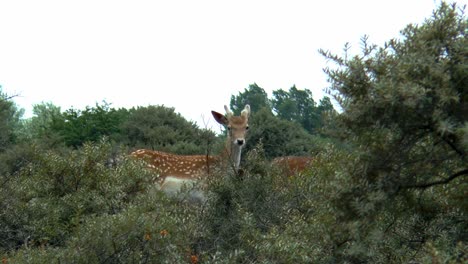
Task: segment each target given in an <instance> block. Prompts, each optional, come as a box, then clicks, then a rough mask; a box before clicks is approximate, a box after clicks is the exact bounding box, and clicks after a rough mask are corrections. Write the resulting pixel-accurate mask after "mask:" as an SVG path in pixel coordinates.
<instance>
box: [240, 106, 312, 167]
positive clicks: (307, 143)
mask: <svg viewBox="0 0 468 264" xmlns="http://www.w3.org/2000/svg"><path fill="white" fill-rule="evenodd" d="M250 127H251V128H252V129H250V130H249V134H248V141H249V143H248V144H247V146H246V151H249V150H250V149H252V148H253V147H254V146H255V145H254V144H256V143H258V142H261V143H262V145H263V148H264V150H265V156H266V157H267V158H273V157H278V156H287V155H310V154H311V152H312V151H314V150H317V149H316V146H314V138H315V137H314V136H312V135H310V134H309V133H307V131H306V130H305V129H304V128H303V127H301V126H300V125H299V124H298V123H295V122H290V121H286V120H282V119H279V118H278V117H276V116H274V115H273V114H272V113H271V112H270V111H269V110H268V109H266V108H263V109H261V110H260V111H258V112H256V113H254V114H252V118H251V121H250Z"/></svg>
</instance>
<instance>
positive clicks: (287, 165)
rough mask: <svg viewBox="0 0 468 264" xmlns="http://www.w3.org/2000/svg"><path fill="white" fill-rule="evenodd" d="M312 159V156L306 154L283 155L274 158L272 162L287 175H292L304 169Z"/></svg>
mask: <svg viewBox="0 0 468 264" xmlns="http://www.w3.org/2000/svg"><path fill="white" fill-rule="evenodd" d="M313 160H314V158H313V157H307V156H284V157H277V158H274V159H273V161H272V164H273V165H274V166H278V167H279V168H280V169H281V170H282V172H283V173H285V174H286V175H287V176H292V175H295V174H297V173H301V172H303V171H304V170H306V169H307V168H308V167H309V166H310V165H311V164H312V162H313Z"/></svg>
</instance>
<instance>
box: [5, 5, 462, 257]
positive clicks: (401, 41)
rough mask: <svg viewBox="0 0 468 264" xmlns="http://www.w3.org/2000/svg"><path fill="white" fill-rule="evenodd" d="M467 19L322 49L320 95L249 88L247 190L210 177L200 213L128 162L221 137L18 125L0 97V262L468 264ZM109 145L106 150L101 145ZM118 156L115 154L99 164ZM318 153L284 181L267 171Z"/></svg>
mask: <svg viewBox="0 0 468 264" xmlns="http://www.w3.org/2000/svg"><path fill="white" fill-rule="evenodd" d="M467 32H468V23H467V18H466V16H465V13H464V12H463V9H462V8H461V7H458V6H456V5H455V4H453V5H449V4H446V3H443V2H442V3H441V4H440V6H439V7H438V8H437V9H436V10H434V13H433V15H432V16H431V17H430V18H428V19H427V20H426V21H425V22H424V23H423V24H421V25H408V26H407V27H405V28H404V29H403V30H402V31H401V37H400V38H398V39H391V40H389V41H388V42H387V43H386V44H385V45H383V46H382V47H379V46H376V45H373V44H371V43H369V42H368V41H367V39H366V38H365V37H364V38H363V39H362V50H361V52H360V54H357V55H352V54H348V53H347V52H348V50H347V47H346V46H345V51H344V52H345V53H344V54H343V55H342V56H340V55H335V54H332V53H330V52H328V51H325V50H322V51H320V52H321V53H322V54H323V55H324V56H325V57H326V58H328V59H329V60H330V61H332V62H333V63H334V64H333V65H334V66H333V67H330V68H327V69H326V70H325V72H326V74H327V75H328V77H329V80H330V89H329V93H330V95H331V96H332V97H333V98H334V99H335V100H336V101H337V102H338V103H339V104H340V107H341V109H342V112H340V113H338V112H336V111H334V110H333V107H332V105H331V103H330V100H329V99H326V98H324V99H322V100H321V101H320V102H319V103H318V104H317V103H316V102H314V100H313V99H312V97H311V93H310V91H308V90H300V89H297V88H296V87H294V86H293V87H291V88H290V89H289V90H288V91H284V90H281V89H280V90H276V91H274V93H273V96H272V98H268V96H267V94H266V93H265V91H264V90H263V89H262V88H261V87H259V86H258V85H256V84H252V85H250V86H249V87H248V88H246V89H245V90H244V91H243V92H240V93H239V94H238V95H233V96H232V98H231V105H230V106H231V109H233V110H234V112H236V111H237V112H238V111H239V110H240V109H242V108H243V107H244V105H245V104H246V103H249V104H251V107H252V113H253V114H252V121H251V127H252V131H249V133H250V136H249V139H248V140H249V144H248V147H249V148H248V149H247V151H246V154H245V157H244V158H245V160H244V161H243V163H242V166H243V169H244V173H243V175H242V177H241V178H239V177H236V175H231V174H232V173H229V172H220V174H219V175H216V176H217V177H213V178H211V179H210V180H209V182H208V190H209V193H210V198H209V199H208V202H207V203H206V204H203V205H192V204H188V203H185V202H184V201H180V200H173V199H169V198H168V197H166V196H165V195H163V194H162V193H161V192H159V191H157V189H156V188H155V187H154V184H152V182H151V179H152V178H153V177H154V176H155V175H154V172H151V171H148V170H145V169H144V166H142V164H141V163H139V162H138V161H135V160H132V159H128V158H125V154H126V153H128V150H129V149H132V148H139V147H146V148H150V149H161V150H166V151H171V152H176V153H181V154H191V153H205V152H206V151H207V150H209V151H216V150H217V149H219V148H221V147H222V145H223V135H215V134H214V133H213V132H211V131H207V130H204V129H200V128H198V127H197V126H196V125H195V124H193V123H192V122H189V121H187V120H185V119H184V118H183V117H182V116H180V115H179V114H177V113H176V112H175V109H173V108H167V107H164V106H148V107H137V108H132V109H114V108H112V107H111V105H109V104H107V103H105V102H103V103H102V104H97V105H96V106H95V107H88V108H86V109H84V110H76V109H69V110H66V111H64V112H62V111H61V109H60V108H58V107H56V106H54V105H53V104H50V103H45V104H41V105H37V106H34V113H35V115H34V117H33V118H31V119H29V120H22V119H21V118H20V116H21V110H20V109H18V108H17V107H16V106H15V105H14V103H12V101H11V98H9V97H8V96H7V95H5V94H3V93H2V94H0V97H1V99H0V117H1V119H0V238H1V239H0V257H1V258H2V259H3V260H2V261H3V262H7V263H9V262H11V263H50V262H65V263H77V262H78V263H114V262H116V263H117V262H141V263H174V262H177V263H220V262H221V263H237V262H240V263H467V262H468V250H467V248H468V246H467V245H468V233H467V230H468V221H467V217H466V214H467V212H468V203H467V199H466V190H467V188H466V187H467V178H466V177H467V175H468V167H467V157H466V153H467V151H468V125H467V124H468V114H467V113H468V91H467V89H468V49H467V47H468V40H467V36H466V34H467ZM103 137H104V139H103ZM114 154H117V155H122V157H124V158H122V160H121V161H120V162H118V163H117V164H109V160H110V159H111V158H112V156H113V155H114ZM280 155H314V157H315V159H314V163H313V164H312V166H311V167H310V168H309V170H307V171H305V172H304V173H300V174H297V175H293V176H291V175H283V174H282V171H281V170H280V169H279V168H276V167H274V166H272V165H271V164H270V162H269V159H270V158H271V157H275V156H280Z"/></svg>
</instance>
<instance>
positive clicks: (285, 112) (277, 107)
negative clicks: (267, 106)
mask: <svg viewBox="0 0 468 264" xmlns="http://www.w3.org/2000/svg"><path fill="white" fill-rule="evenodd" d="M271 104H272V106H273V110H274V111H275V112H276V114H277V115H278V117H280V118H282V119H286V120H289V121H295V122H298V123H299V124H301V125H302V126H303V127H304V128H305V129H306V130H307V131H309V132H314V130H315V129H316V128H318V127H319V126H320V123H321V122H320V120H321V113H320V112H319V111H318V108H317V106H316V103H315V101H314V99H313V97H312V92H311V91H310V90H308V89H305V90H299V89H297V88H296V86H295V85H294V86H293V87H291V88H290V89H289V91H288V92H286V91H284V90H282V89H279V90H276V91H273V99H272V100H271Z"/></svg>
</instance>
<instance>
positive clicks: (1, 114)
mask: <svg viewBox="0 0 468 264" xmlns="http://www.w3.org/2000/svg"><path fill="white" fill-rule="evenodd" d="M13 97H15V96H8V95H7V94H5V93H3V92H2V87H1V86H0V152H3V151H5V150H6V149H7V148H8V147H9V146H11V145H12V144H14V143H15V141H16V138H17V135H18V131H19V129H20V126H21V122H20V118H21V116H22V115H23V112H24V111H23V110H18V108H17V107H16V105H15V104H14V103H13V102H12V101H11V99H12V98H13Z"/></svg>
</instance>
